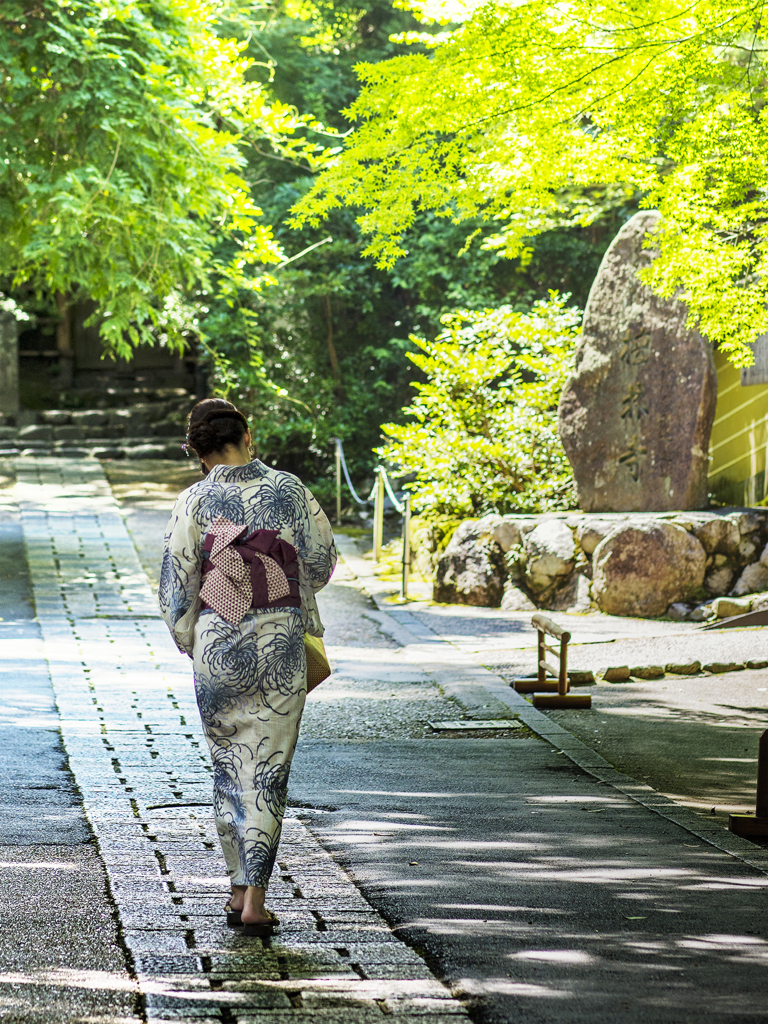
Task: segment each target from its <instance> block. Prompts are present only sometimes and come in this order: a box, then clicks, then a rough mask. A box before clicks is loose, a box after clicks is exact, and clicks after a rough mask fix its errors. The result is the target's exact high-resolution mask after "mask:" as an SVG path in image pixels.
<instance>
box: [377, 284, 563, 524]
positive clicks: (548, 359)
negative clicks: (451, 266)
mask: <svg viewBox="0 0 768 1024" xmlns="http://www.w3.org/2000/svg"><path fill="white" fill-rule="evenodd" d="M565 302H566V298H564V297H561V296H558V295H557V294H556V293H554V292H553V293H552V294H551V296H550V299H549V300H548V301H539V302H537V303H535V305H534V307H533V309H532V311H531V312H530V314H523V313H516V312H514V311H513V310H511V309H510V308H509V307H502V308H501V309H497V310H484V311H483V312H471V311H467V310H462V311H459V312H457V313H455V314H452V315H450V316H446V317H445V318H444V324H445V326H446V330H445V331H444V332H443V333H442V334H441V335H440V336H439V337H438V338H437V339H436V340H435V341H428V340H426V339H425V338H417V337H414V338H413V339H412V340H413V341H414V343H415V344H416V345H417V346H418V348H419V349H420V350H421V351H420V352H417V353H409V358H410V359H411V360H412V361H413V362H414V363H415V364H416V365H417V366H418V367H419V369H420V370H421V371H422V372H423V373H424V375H425V377H426V383H416V384H414V387H415V388H416V390H417V392H418V396H417V398H416V399H415V400H414V401H413V402H412V403H411V405H410V406H409V407H408V409H406V410H404V411H405V413H406V414H407V416H408V418H409V419H410V421H411V422H410V423H407V424H406V425H400V424H396V423H390V424H387V426H385V427H384V428H383V429H384V432H385V434H386V435H387V436H388V437H389V438H390V440H389V443H388V444H386V445H385V446H384V447H382V448H380V449H379V453H380V454H381V456H382V457H383V458H385V459H386V460H387V461H388V462H390V463H391V464H392V465H393V466H396V467H397V469H398V470H399V471H400V472H401V473H403V474H415V483H414V484H412V485H411V489H412V490H413V495H414V506H415V508H417V509H419V510H420V511H422V513H423V514H424V515H425V516H427V517H428V518H430V519H438V518H441V517H446V516H452V517H456V516H473V515H480V514H483V513H485V512H490V511H495V512H500V513H508V512H542V511H546V510H548V509H563V508H572V507H574V505H575V492H574V488H573V478H572V474H571V468H570V465H569V463H568V460H567V458H566V456H565V452H564V451H563V448H562V445H561V443H560V439H559V437H558V433H557V403H558V401H559V398H560V392H561V391H562V387H563V384H564V383H565V379H566V377H567V375H568V373H569V372H570V370H571V366H572V359H573V353H574V349H575V342H576V337H577V335H578V332H579V327H578V325H579V323H580V314H579V311H578V310H577V309H575V308H568V307H566V305H565Z"/></svg>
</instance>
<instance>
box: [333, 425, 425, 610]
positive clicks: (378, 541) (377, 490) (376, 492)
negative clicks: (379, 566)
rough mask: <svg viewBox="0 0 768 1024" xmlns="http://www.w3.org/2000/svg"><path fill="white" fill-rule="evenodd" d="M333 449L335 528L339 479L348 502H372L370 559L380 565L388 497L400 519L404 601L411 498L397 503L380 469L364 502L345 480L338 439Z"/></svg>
mask: <svg viewBox="0 0 768 1024" xmlns="http://www.w3.org/2000/svg"><path fill="white" fill-rule="evenodd" d="M334 444H335V448H336V452H335V454H336V525H337V526H340V525H341V477H342V473H343V474H344V480H345V482H346V484H347V487H348V489H349V493H350V494H351V495H352V500H353V501H355V502H356V503H357V504H358V505H369V504H370V503H371V502H373V558H374V561H375V562H377V563H378V562H380V561H381V551H382V548H383V546H384V495H385V494H386V495H387V496H388V497H389V500H390V501H391V502H392V505H393V506H394V508H395V510H396V511H397V513H398V514H399V515H401V516H402V517H403V555H402V578H401V583H400V597H401V598H402V599H403V600H407V598H408V576H409V574H410V570H411V496H410V494H406V495H405V497H404V498H403V501H400V500H399V499H398V497H397V495H396V494H395V492H394V490H393V489H392V484H391V483H390V480H389V476H388V475H387V471H386V469H385V468H384V467H383V466H377V467H376V469H375V475H376V478H375V480H374V482H373V487H372V489H371V493H370V494H369V495H368V497H367V498H361V497H360V495H359V494H358V493H357V491H356V490H355V488H354V487H353V485H352V480H351V479H350V476H349V469H348V467H347V460H346V459H345V458H344V446H343V445H342V443H341V439H340V438H338V437H336V438H334Z"/></svg>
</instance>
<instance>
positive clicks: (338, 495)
mask: <svg viewBox="0 0 768 1024" xmlns="http://www.w3.org/2000/svg"><path fill="white" fill-rule="evenodd" d="M335 441H336V525H337V526H341V441H340V440H339V439H338V437H337V438H335Z"/></svg>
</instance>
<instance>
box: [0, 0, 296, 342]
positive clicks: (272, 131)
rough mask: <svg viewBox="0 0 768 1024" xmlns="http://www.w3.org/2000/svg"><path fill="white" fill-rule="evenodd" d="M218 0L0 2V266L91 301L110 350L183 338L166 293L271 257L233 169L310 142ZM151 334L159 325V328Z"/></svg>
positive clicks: (19, 278) (231, 11)
mask: <svg viewBox="0 0 768 1024" xmlns="http://www.w3.org/2000/svg"><path fill="white" fill-rule="evenodd" d="M252 7H253V5H252V4H247V3H238V2H232V3H224V2H223V0H135V2H131V0H66V2H65V0H3V3H2V5H0V161H1V162H0V232H1V233H2V238H3V245H2V247H0V274H3V275H6V276H7V275H10V276H11V277H12V278H13V280H14V282H15V283H16V284H17V285H20V284H24V285H28V286H31V287H33V289H34V290H35V291H36V292H38V293H41V292H62V293H64V294H66V295H69V296H71V297H73V298H74V297H77V296H79V295H82V296H87V297H90V298H92V299H94V300H95V301H96V303H97V305H98V319H99V321H100V323H101V333H102V337H103V338H104V340H105V343H106V345H107V347H108V348H110V349H111V350H112V351H114V352H116V353H117V354H119V355H122V356H128V355H129V354H130V349H131V346H132V345H134V344H137V343H139V342H140V341H146V340H156V339H157V338H158V337H161V338H162V340H163V341H164V342H165V343H166V344H169V345H173V346H178V345H179V344H181V342H182V336H181V334H180V333H179V331H178V330H177V329H176V326H175V324H176V320H175V319H174V318H173V317H168V316H166V314H165V312H164V311H165V310H167V309H168V308H169V306H168V302H167V300H168V298H169V297H170V296H173V295H177V294H178V293H180V292H181V293H183V292H184V291H185V290H187V291H188V290H191V289H193V288H199V287H201V286H202V287H206V288H213V289H216V288H217V287H219V282H220V279H221V278H222V275H224V277H226V274H227V272H228V270H229V269H230V265H229V264H220V263H217V262H216V260H215V259H214V257H213V253H214V250H215V247H216V245H217V244H218V243H219V242H220V241H221V240H222V239H229V240H230V241H231V242H232V243H234V245H235V246H236V247H237V249H238V250H239V251H240V252H241V256H240V258H239V260H238V259H235V260H233V261H232V264H231V266H232V267H233V268H234V267H236V268H237V271H238V272H239V274H240V275H241V277H242V276H243V273H244V268H246V267H251V268H252V270H251V275H250V276H251V278H253V277H254V276H256V277H257V278H258V276H259V275H260V274H262V273H263V272H264V270H265V268H266V266H267V265H268V264H270V263H275V262H278V261H279V260H280V259H281V258H282V253H281V250H280V247H279V246H278V245H277V243H276V242H275V240H274V239H273V238H272V236H271V233H270V231H269V229H268V228H267V227H266V226H265V225H263V224H262V223H261V222H260V215H261V211H260V210H259V208H258V206H257V205H256V204H255V202H254V200H253V197H252V195H251V191H250V188H249V186H248V184H247V182H246V180H245V178H244V177H243V169H244V165H245V159H246V157H245V151H246V150H247V148H248V147H249V146H250V145H251V144H252V143H253V142H254V140H266V141H267V142H268V143H269V144H270V145H272V146H273V147H274V148H276V149H279V148H280V147H281V146H283V145H284V144H287V145H292V146H293V147H294V149H298V151H299V152H300V153H301V152H304V151H306V152H307V153H308V155H309V156H310V157H311V155H312V151H313V149H315V148H316V147H311V146H310V147H308V146H307V144H306V143H305V142H301V141H300V142H298V143H297V142H296V141H295V140H289V139H288V136H290V135H291V133H293V132H294V131H295V130H296V129H297V127H299V126H300V125H301V123H302V122H301V119H300V118H299V116H298V115H297V112H296V111H295V110H294V109H293V108H291V107H287V106H286V105H284V104H279V103H272V101H271V98H270V96H269V95H268V93H266V92H265V87H264V86H263V85H262V84H260V83H259V81H257V80H255V79H253V76H251V75H250V74H249V69H250V67H251V65H252V63H253V61H251V60H249V59H248V58H247V57H246V56H245V55H244V48H245V44H244V43H242V42H239V41H237V40H236V39H233V38H226V37H225V36H224V35H220V34H219V30H220V26H221V19H222V18H225V17H226V18H227V19H229V20H231V19H233V18H235V19H236V18H237V17H240V16H245V15H246V14H249V13H251V14H252ZM158 332H160V333H159V334H158Z"/></svg>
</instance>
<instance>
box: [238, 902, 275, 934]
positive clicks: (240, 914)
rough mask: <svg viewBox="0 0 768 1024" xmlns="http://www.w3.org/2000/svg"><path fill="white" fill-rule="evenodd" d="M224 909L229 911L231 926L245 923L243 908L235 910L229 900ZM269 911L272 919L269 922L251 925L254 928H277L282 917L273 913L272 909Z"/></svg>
mask: <svg viewBox="0 0 768 1024" xmlns="http://www.w3.org/2000/svg"><path fill="white" fill-rule="evenodd" d="M224 909H225V910H226V912H227V925H228V926H229V927H230V928H239V927H240V926H241V925H243V916H242V911H241V910H233V909H232V906H231V904H230V903H229V902H227V904H226V906H225V907H224ZM267 913H268V914H269V916H270V919H271V920H270V923H269V924H264V925H251V927H252V928H276V927H277V925H279V924H280V918H279V917H278V916H277V914H273V913H272V911H271V910H268V911H267ZM243 927H245V926H244V925H243Z"/></svg>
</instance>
